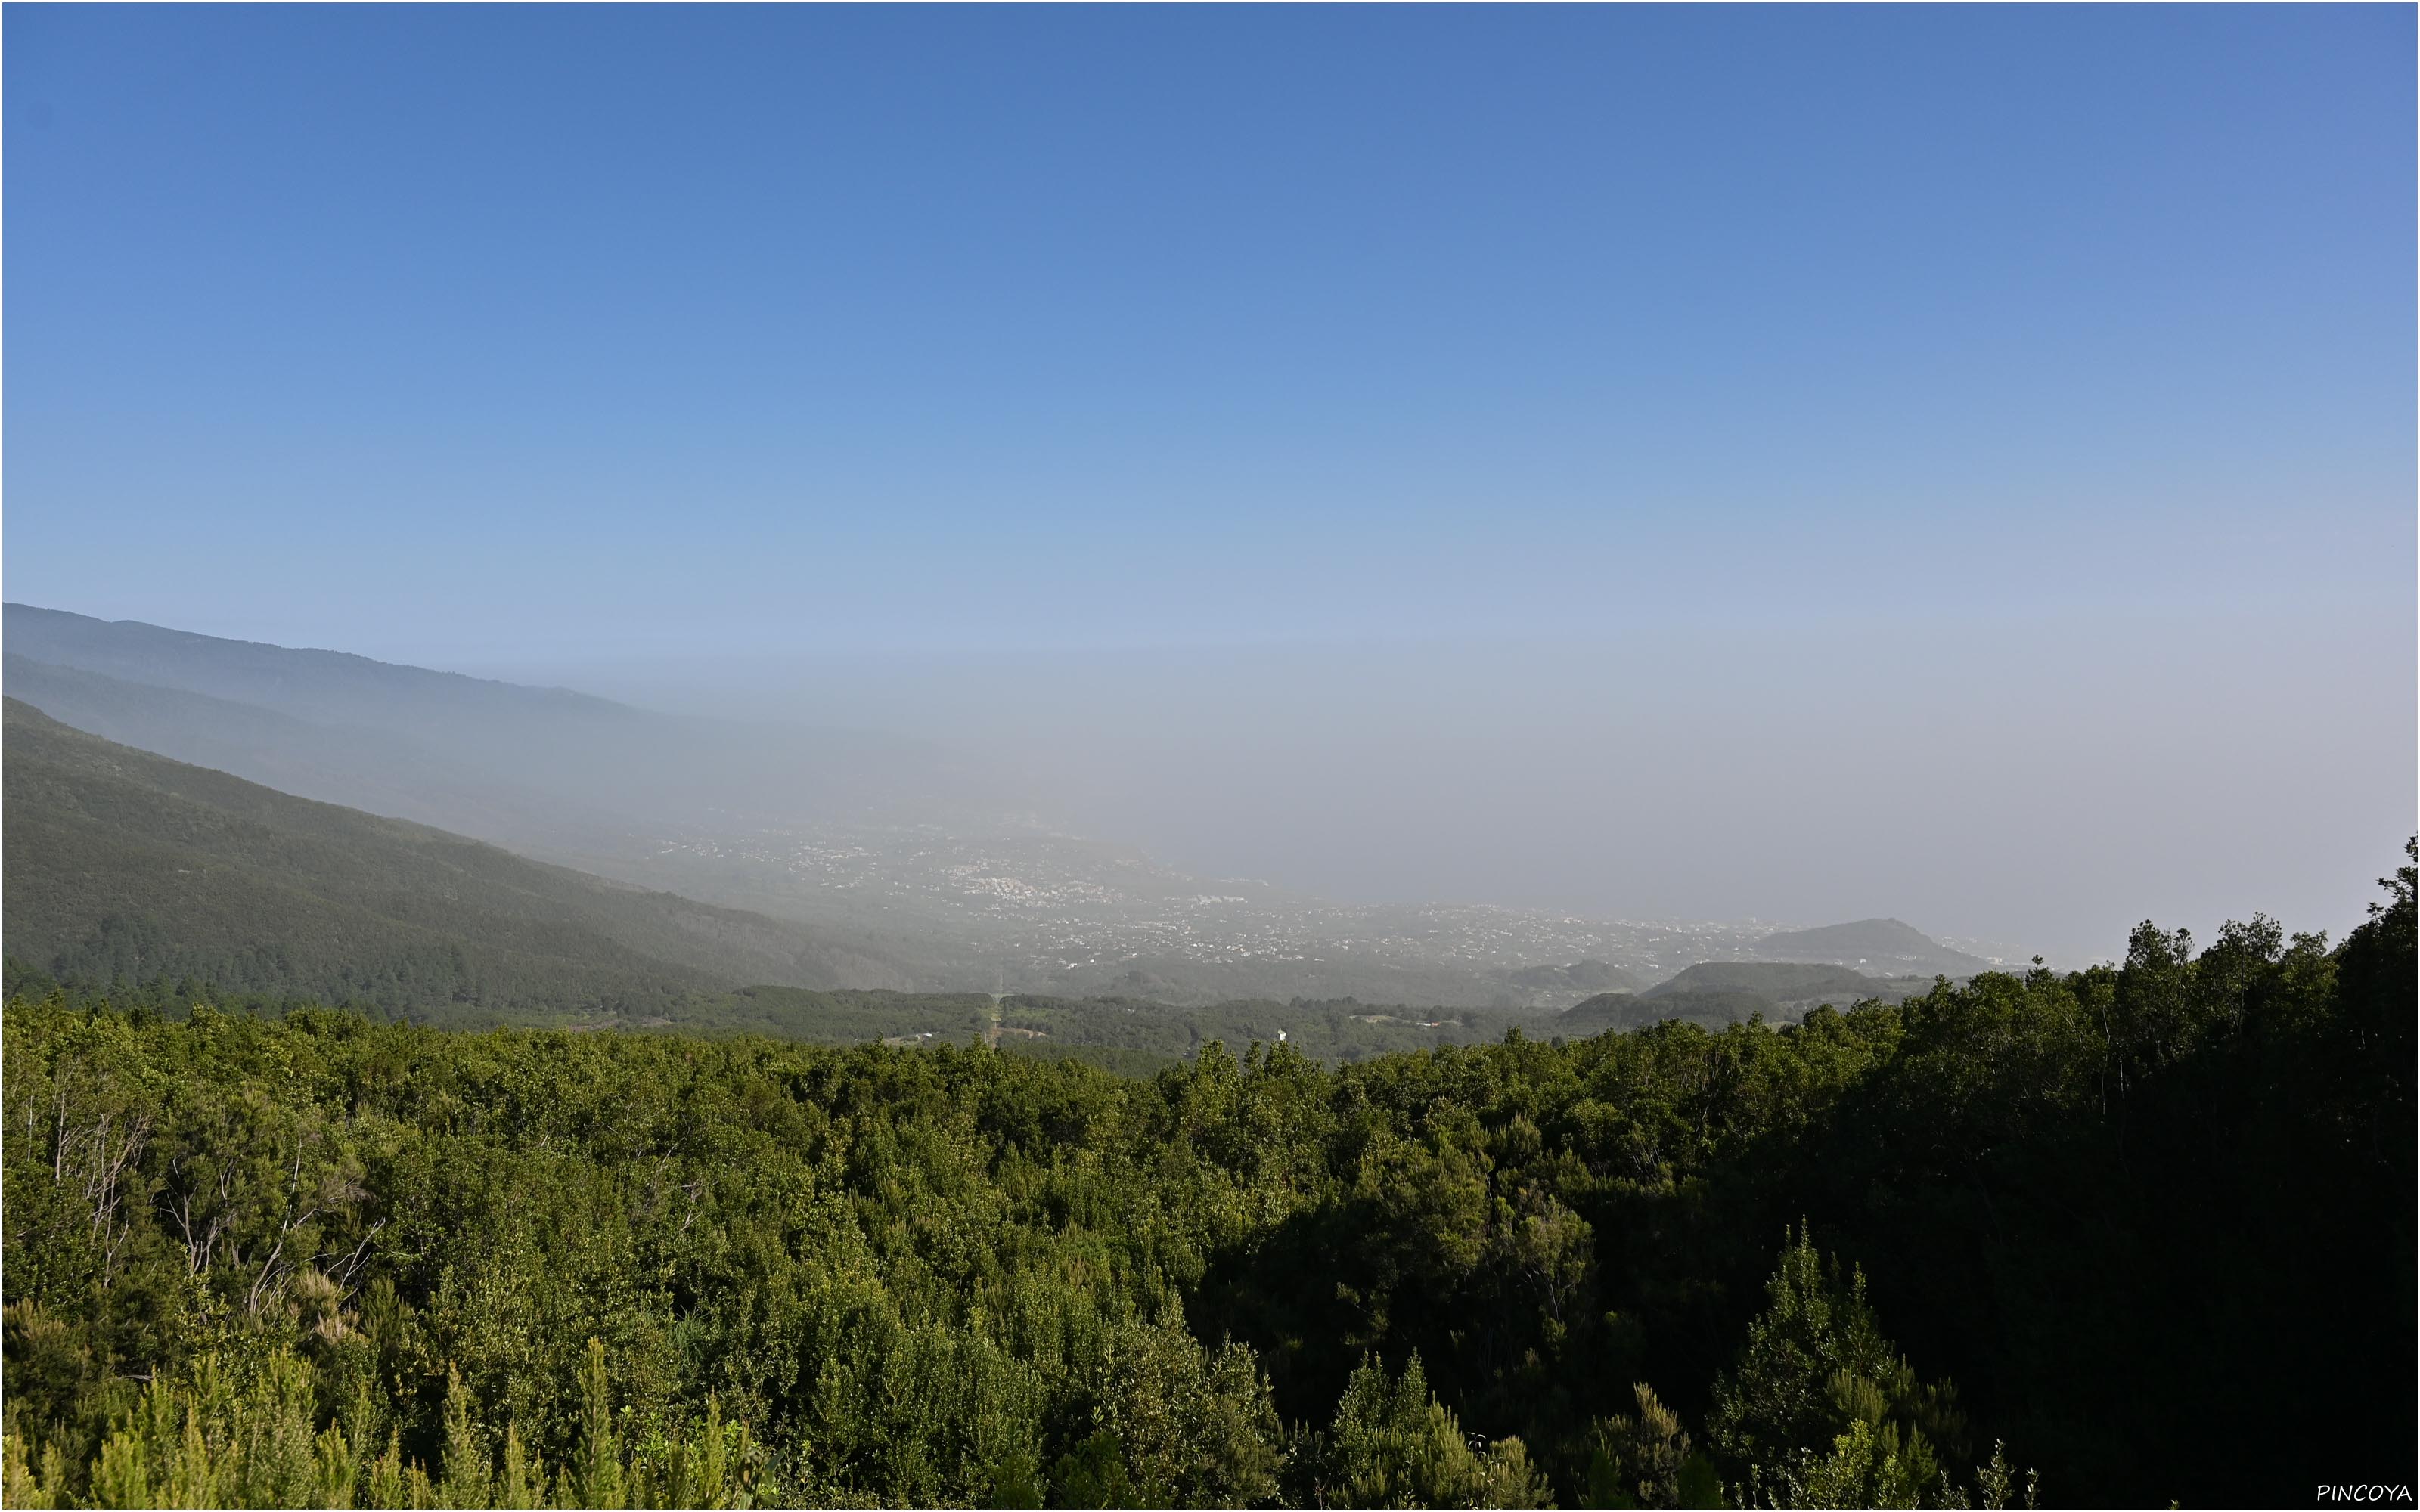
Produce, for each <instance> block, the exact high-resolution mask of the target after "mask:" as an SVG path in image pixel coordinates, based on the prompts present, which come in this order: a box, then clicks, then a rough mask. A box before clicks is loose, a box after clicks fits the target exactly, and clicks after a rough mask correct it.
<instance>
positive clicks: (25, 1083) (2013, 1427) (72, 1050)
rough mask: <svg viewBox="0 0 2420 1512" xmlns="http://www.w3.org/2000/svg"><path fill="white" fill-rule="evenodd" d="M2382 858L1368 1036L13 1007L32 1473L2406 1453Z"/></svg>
mask: <svg viewBox="0 0 2420 1512" xmlns="http://www.w3.org/2000/svg"><path fill="white" fill-rule="evenodd" d="M2388 887H2389V896H2388V900H2387V902H2385V903H2382V904H2381V906H2380V907H2379V908H2378V909H2377V910H2376V912H2375V914H2374V917H2373V918H2371V919H2370V920H2369V921H2368V922H2367V923H2366V924H2364V925H2363V926H2361V927H2360V928H2359V929H2357V930H2355V931H2354V932H2353V933H2352V934H2351V935H2350V937H2349V938H2348V939H2347V940H2345V941H2344V942H2343V943H2342V944H2341V945H2338V946H2335V947H2333V948H2331V947H2330V946H2329V945H2328V943H2327V942H2326V941H2325V940H2323V939H2321V938H2319V937H2317V936H2312V935H2294V936H2291V937H2288V936H2287V935H2286V934H2285V933H2283V932H2282V931H2281V930H2280V929H2279V928H2278V927H2277V926H2276V925H2274V924H2273V923H2271V922H2270V921H2268V920H2266V919H2261V918H2255V920H2254V921H2253V922H2251V923H2250V924H2230V925H2228V926H2226V928H2225V929H2224V930H2222V931H2221V932H2220V933H2219V935H2218V937H2217V938H2216V939H2215V940H2213V941H2212V942H2211V943H2210V944H2209V945H2208V946H2207V947H2205V948H2202V949H2195V948H2194V946H2193V942H2191V941H2190V940H2189V939H2188V938H2187V937H2186V936H2185V935H2184V934H2183V933H2181V932H2177V933H2167V932H2163V931H2161V930H2158V929H2155V928H2153V927H2151V926H2150V925H2148V924H2147V925H2144V926H2142V927H2141V928H2140V929H2138V930H2137V931H2136V932H2135V933H2134V935H2133V942H2132V946H2131V949H2130V951H2129V954H2128V957H2127V960H2126V961H2125V963H2124V964H2122V965H2118V966H2105V967H2099V968H2095V969H2093V970H2090V971H2086V972H2079V973H2073V974H2068V975H2059V974H2055V973H2051V972H2048V971H2043V970H2036V971H2033V972H2031V973H2029V974H2025V975H2022V976H2017V975H2003V974H1987V975H1984V976H1980V977H1978V978H1976V979H1975V980H1972V981H1971V982H1968V983H1964V984H1951V983H1944V984H1941V985H1939V986H1937V987H1935V988H1934V989H1933V990H1932V991H1931V992H1929V993H1926V994H1922V995H1916V996H1912V997H1909V998H1907V999H1906V1000H1904V1001H1902V1002H1900V1003H1896V1004H1882V1003H1871V1004H1867V1005H1863V1006H1860V1007H1857V1008H1854V1009H1852V1010H1850V1011H1831V1010H1819V1011H1816V1012H1814V1013H1812V1014H1810V1015H1808V1017H1807V1019H1806V1020H1805V1021H1804V1022H1803V1023H1801V1024H1798V1025H1795V1026H1784V1027H1779V1028H1776V1027H1773V1026H1768V1025H1767V1024H1764V1023H1762V1022H1755V1023H1748V1024H1741V1025H1735V1026H1730V1027H1728V1028H1724V1029H1722V1030H1720V1031H1718V1032H1716V1031H1709V1030H1707V1029H1705V1028H1702V1027H1699V1026H1695V1025H1691V1024H1687V1023H1670V1024H1665V1025H1661V1026H1655V1027H1652V1028H1646V1029H1640V1030H1636V1031H1632V1032H1612V1033H1606V1034H1604V1035H1601V1036H1598V1037H1594V1038H1589V1039H1581V1040H1572V1041H1567V1042H1564V1043H1561V1044H1556V1043H1552V1042H1548V1041H1542V1040H1540V1039H1537V1038H1533V1037H1527V1036H1524V1035H1523V1034H1522V1033H1521V1032H1520V1031H1519V1030H1518V1029H1517V1028H1515V1029H1512V1030H1509V1031H1507V1032H1506V1033H1505V1034H1504V1035H1503V1037H1502V1038H1501V1040H1500V1041H1498V1042H1495V1043H1489V1044H1481V1045H1466V1046H1448V1047H1445V1048H1441V1049H1428V1050H1420V1051H1416V1052H1408V1053H1397V1054H1388V1055H1383V1056H1377V1057H1372V1058H1369V1059H1366V1060H1363V1061H1361V1062H1359V1063H1357V1064H1350V1065H1343V1066H1339V1067H1336V1068H1334V1069H1328V1068H1326V1067H1323V1066H1322V1065H1321V1064H1319V1063H1318V1062H1316V1061H1314V1060H1312V1059H1311V1058H1310V1057H1306V1056H1304V1055H1301V1054H1299V1053H1297V1051H1296V1050H1295V1047H1294V1045H1293V1044H1292V1043H1291V1042H1289V1043H1287V1044H1284V1045H1277V1046H1272V1045H1269V1044H1266V1043H1255V1044H1249V1046H1247V1047H1246V1048H1244V1049H1243V1050H1242V1052H1241V1053H1240V1054H1231V1053H1229V1051H1228V1050H1227V1049H1226V1048H1224V1047H1220V1046H1208V1047H1204V1048H1202V1050H1201V1051H1200V1052H1199V1053H1198V1054H1197V1055H1196V1056H1195V1057H1193V1058H1192V1059H1191V1060H1190V1061H1187V1062H1185V1063H1181V1064H1172V1065H1169V1066H1166V1067H1165V1068H1163V1069H1161V1070H1159V1071H1158V1072H1156V1073H1155V1074H1152V1075H1150V1076H1148V1077H1131V1076H1118V1075H1114V1074H1110V1073H1108V1072H1104V1071H1103V1070H1101V1069H1099V1068H1097V1067H1094V1066H1090V1065H1085V1064H1081V1063H1077V1062H1073V1061H1069V1060H1063V1059H1062V1060H1049V1059H1040V1058H1035V1057H1018V1056H1007V1055H1001V1054H999V1053H995V1052H994V1051H992V1050H990V1049H988V1048H985V1047H984V1046H983V1045H981V1044H976V1045H973V1046H968V1047H962V1046H958V1045H953V1044H947V1043H943V1044H940V1045H939V1046H938V1047H936V1048H932V1049H921V1050H920V1049H907V1048H898V1047H889V1046H883V1045H879V1044H866V1045H859V1046H855V1047H851V1048H830V1047H817V1046H812V1045H804V1044H799V1043H795V1042H780V1041H772V1040H768V1039H765V1038H760V1037H756V1036H752V1035H745V1034H739V1035H730V1036H725V1037H722V1038H716V1039H705V1038H699V1037H696V1036H691V1035H676V1034H626V1033H603V1034H587V1035H581V1034H566V1033H560V1032H531V1031H515V1030H500V1031H491V1032H482V1033H468V1032H444V1031H439V1030H434V1029H430V1028H426V1027H420V1026H407V1025H389V1024H378V1023H373V1022H371V1021H370V1020H368V1019H366V1018H364V1017H362V1016H360V1015H358V1014H354V1013H350V1012H342V1011H331V1010H325V1009H306V1010H302V1011H294V1012H290V1013H287V1014H285V1015H283V1016H282V1017H265V1016H252V1015H246V1014H240V1013H228V1012H225V1011H215V1010H212V1009H209V1008H208V1007H204V1008H201V1009H198V1010H196V1011H194V1012H192V1013H191V1014H190V1015H189V1016H187V1017H184V1018H181V1019H177V1018H170V1017H166V1016H163V1015H162V1014H159V1013H156V1012H153V1011H148V1010H147V1009H145V1008H142V1007H139V1006H136V1007H119V1006H110V1005H104V1004H94V1003H90V1002H70V1000H69V999H68V998H66V997H65V996H64V995H57V994H51V995H42V996H31V995H27V996H18V997H15V998H13V999H12V1000H11V1001H10V1002H9V1003H8V1007H7V1031H8V1056H7V1061H6V1104H5V1116H6V1136H5V1147H6V1183H7V1190H6V1199H7V1202H6V1213H7V1217H6V1239H5V1242H6V1252H5V1260H6V1272H5V1280H6V1299H5V1300H6V1314H5V1319H6V1371H7V1376H6V1385H7V1398H8V1406H7V1414H8V1415H7V1444H6V1467H5V1473H6V1485H5V1496H6V1499H7V1500H8V1502H9V1503H10V1504H26V1505H33V1504H54V1503H59V1502H81V1503H88V1504H106V1505H141V1504H162V1503H167V1504H206V1503H211V1502H217V1503H227V1502H239V1503H258V1504H305V1503H308V1504H375V1505H402V1504H453V1505H486V1504H495V1505H528V1504H537V1503H539V1502H540V1501H548V1502H560V1503H563V1504H581V1505H620V1504H651V1503H660V1504H701V1505H718V1504H738V1503H741V1502H753V1503H756V1504H770V1503H776V1502H844V1503H868V1502H883V1503H918V1504H923V1503H978V1504H999V1505H1036V1504H1053V1505H1111V1504H1242V1503H1266V1502H1277V1501H1282V1502H1287V1503H1293V1504H1329V1505H1383V1504H1461V1505H1535V1504H1544V1503H1545V1502H1547V1501H1549V1500H1551V1501H1553V1502H1555V1503H1558V1504H1566V1505H1571V1504H1599V1505H1604V1504H1624V1503H1637V1504H1663V1505H1673V1504H1711V1503H1712V1501H1713V1500H1714V1499H1715V1498H1717V1497H1720V1498H1724V1499H1728V1500H1730V1501H1733V1502H1738V1501H1756V1502H1761V1503H1777V1504H1916V1503H1918V1502H1922V1503H1924V1504H1938V1503H1950V1504H1959V1503H1967V1504H1996V1503H2004V1502H2007V1501H2009V1500H2010V1499H2012V1498H2019V1499H2021V1498H2023V1497H2024V1495H2025V1494H2026V1491H2027V1487H2028V1484H2034V1485H2037V1486H2038V1489H2039V1493H2040V1496H2041V1497H2042V1498H2043V1499H2044V1500H2046V1501H2048V1502H2051V1503H2065V1504H2160V1503H2164V1502H2165V1501H2167V1500H2168V1499H2170V1498H2177V1499H2180V1500H2182V1501H2185V1502H2188V1503H2220V1504H2227V1503H2235V1504H2242V1503H2252V1504H2265V1503H2273V1502H2285V1501H2287V1500H2288V1499H2293V1500H2300V1499H2301V1498H2303V1497H2304V1496H2306V1495H2307V1494H2308V1488H2310V1487H2311V1486H2312V1485H2315V1484H2318V1483H2320V1482H2326V1481H2341V1480H2348V1479H2360V1480H2381V1479H2383V1480H2387V1481H2390V1482H2396V1483H2401V1484H2406V1485H2408V1484H2410V1482H2411V1481H2412V1465H2411V1463H2410V1453H2411V1426H2412V1421H2413V1417H2414V1407H2415V1399H2414V1389H2413V1386H2414V1383H2413V1375H2412V1343H2413V1339H2414V1319H2413V1312H2412V1287H2411V1277H2412V1273H2413V1269H2414V1245H2413V1227H2412V1223H2413V1202H2412V1192H2413V1184H2412V1183H2413V1174H2414V1173H2413V1169H2412V1149H2413V1138H2412V1135H2413V1120H2412V1088H2411V1075H2412V1053H2413V1045H2412V1025H2413V1015H2414V1006H2413V972H2414V962H2413V903H2412V890H2413V871H2412V868H2410V867H2406V868H2404V869H2402V870H2401V871H2399V872H2397V876H2396V877H2395V878H2394V879H2392V880H2391V882H2390V883H2389V884H2388ZM2015 1467H2022V1468H2015ZM2028 1471H2030V1472H2033V1473H2038V1475H2039V1480H2038V1482H2030V1483H2029V1480H2028V1474H2027V1472H2028Z"/></svg>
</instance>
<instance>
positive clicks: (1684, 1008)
mask: <svg viewBox="0 0 2420 1512" xmlns="http://www.w3.org/2000/svg"><path fill="white" fill-rule="evenodd" d="M1759 1015H1762V1016H1763V1018H1764V1019H1765V1020H1766V1021H1767V1022H1768V1023H1771V1022H1776V1021H1778V1020H1779V1019H1780V1018H1781V1017H1782V1016H1783V1015H1782V1014H1781V1012H1780V1011H1779V1010H1778V1009H1777V1008H1776V1005H1775V1004H1774V1003H1773V1001H1772V1000H1771V999H1769V998H1766V997H1764V996H1761V995H1759V994H1756V993H1749V992H1738V991H1723V990H1718V989H1717V990H1705V991H1696V992H1674V993H1666V994H1663V995H1653V996H1651V995H1646V994H1640V993H1599V994H1598V995H1596V996H1594V997H1591V998H1589V999H1588V1000H1586V1001H1585V1002H1580V1003H1575V1004H1574V1005H1573V1006H1572V1007H1570V1008H1567V1009H1565V1010H1564V1011H1562V1012H1560V1013H1559V1014H1557V1015H1556V1016H1555V1017H1554V1018H1552V1019H1550V1020H1548V1021H1547V1023H1546V1032H1547V1033H1548V1034H1551V1035H1557V1036H1559V1037H1561V1038H1563V1039H1567V1040H1580V1039H1587V1038H1589V1037H1590V1036H1592V1035H1599V1034H1603V1033H1605V1032H1606V1030H1608V1029H1643V1028H1645V1027H1647V1026H1649V1025H1651V1024H1665V1023H1668V1022H1671V1021H1673V1020H1676V1019H1677V1020H1679V1021H1681V1022H1683V1023H1685V1024H1695V1025H1697V1026H1699V1027H1700V1028H1707V1029H1720V1028H1725V1027H1728V1026H1730V1025H1733V1024H1745V1023H1746V1022H1747V1021H1748V1020H1749V1019H1751V1018H1755V1017H1757V1016H1759Z"/></svg>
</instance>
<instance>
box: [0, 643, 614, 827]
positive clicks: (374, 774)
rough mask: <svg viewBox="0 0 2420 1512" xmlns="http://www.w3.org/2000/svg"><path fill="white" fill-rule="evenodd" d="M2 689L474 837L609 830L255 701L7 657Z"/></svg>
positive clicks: (425, 758) (584, 815)
mask: <svg viewBox="0 0 2420 1512" xmlns="http://www.w3.org/2000/svg"><path fill="white" fill-rule="evenodd" d="M0 686H5V688H6V691H7V694H8V697H10V698H13V699H15V700H17V701H18V702H21V703H27V704H31V705H32V706H33V707H35V708H37V709H39V710H41V711H42V712H43V713H44V714H47V715H49V716H50V717H52V718H54V719H56V720H57V721H59V722H60V723H61V724H65V725H70V726H73V727H74V728H75V729H78V730H81V731H83V732H85V733H86V734H94V735H99V736H101V738H102V739H104V740H112V741H116V743H117V744H119V745H121V746H132V747H133V748H135V749H137V750H146V751H150V752H152V753H153V754H155V755H160V756H165V757H168V758H169V759H171V760H173V761H179V762H188V763H191V764H194V765H195V766H208V767H212V768H215V769H217V770H219V771H222V772H228V773H232V774H233V775H235V776H237V777H240V778H242V779H245V780H246V781H251V782H258V783H261V784H263V785H264V786H268V787H273V788H275V789H277V790H278V791H279V792H281V793H291V794H293V795H296V796H298V797H304V798H314V799H317V800H318V801H319V802H322V803H336V804H342V805H344V806H345V807H346V808H349V809H360V810H365V811H366V812H369V813H375V814H384V815H386V816H388V817H390V818H396V819H411V820H414V821H417V822H418V823H421V824H426V825H436V826H437V827H438V828H440V829H451V830H455V831H458V832H460V833H463V834H467V835H470V836H472V837H473V838H474V839H478V840H486V841H496V842H498V843H501V844H514V843H516V842H523V843H526V842H532V841H535V842H537V843H538V844H540V845H543V844H544V843H546V842H548V841H557V842H560V841H564V840H566V839H573V840H576V839H578V838H581V837H584V836H588V835H592V834H595V833H598V832H602V831H607V830H611V829H612V828H613V827H614V826H615V824H616V821H615V819H614V817H613V815H610V814H607V813H604V812H602V811H600V810H593V809H583V808H581V807H579V806H577V805H573V804H569V803H566V802H564V801H562V800H561V799H558V798H556V797H555V796H554V795H551V794H548V793H544V792H541V791H538V790H536V789H533V788H527V787H520V786H517V785H514V784H510V783H507V782H505V781H504V780H503V779H498V778H495V777H493V776H489V775H485V774H482V773H479V772H477V771H474V770H472V769H469V768H466V767H464V766H462V765H460V764H458V763H456V762H454V761H452V760H450V759H448V758H446V757H443V756H441V755H439V754H437V753H436V752H435V751H433V750H430V749H427V748H425V747H423V746H422V745H420V744H419V743H418V742H417V741H415V740H414V739H412V737H411V736H410V735H409V734H405V733H400V732H396V731H392V730H373V729H369V728H366V727H363V726H358V725H338V724H315V723H313V722H311V721H310V720H307V719H302V718H298V717H295V716H293V715H290V714H283V713H280V712H279V711H277V710H275V709H271V708H267V707H264V706H262V705H259V704H254V703H240V702H235V701H234V700H231V699H222V698H216V697H213V696H211V695H209V694H207V693H192V692H187V691H184V690H183V689H180V688H172V687H156V686H152V685H148V684H142V683H130V682H126V681H123V680H121V679H119V678H116V677H110V676H107V675H104V674H102V673H101V672H95V671H85V670H84V669H82V668H76V667H60V666H55V665H53V664H51V663H49V662H41V661H36V660H34V659H33V658H31V657H29V656H21V655H19V654H18V653H17V652H15V651H10V652H8V655H7V656H6V658H5V685H0Z"/></svg>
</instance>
